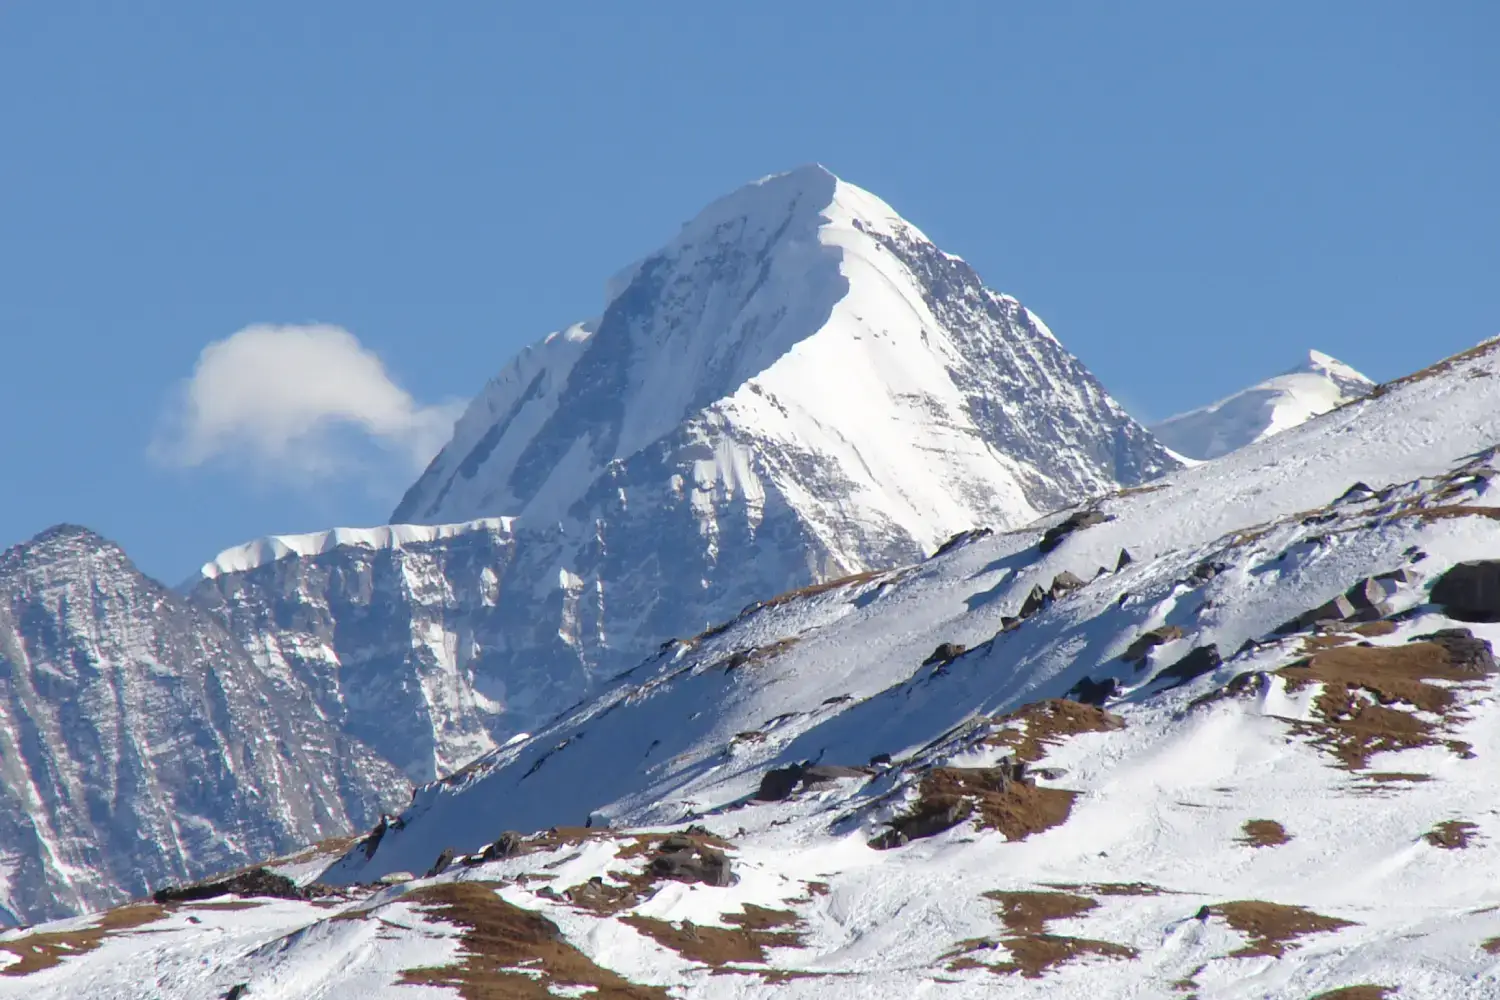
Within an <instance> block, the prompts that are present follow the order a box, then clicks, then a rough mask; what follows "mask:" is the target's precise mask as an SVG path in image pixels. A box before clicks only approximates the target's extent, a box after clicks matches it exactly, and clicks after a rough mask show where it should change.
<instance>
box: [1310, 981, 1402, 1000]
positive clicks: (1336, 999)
mask: <svg viewBox="0 0 1500 1000" xmlns="http://www.w3.org/2000/svg"><path fill="white" fill-rule="evenodd" d="M1395 991H1396V987H1394V986H1375V985H1373V984H1371V983H1363V984H1361V985H1359V986H1340V987H1339V988H1338V989H1336V990H1329V991H1328V992H1327V993H1319V994H1318V995H1317V996H1315V997H1313V998H1312V1000H1385V998H1386V997H1388V996H1390V995H1391V994H1392V993H1394V992H1395Z"/></svg>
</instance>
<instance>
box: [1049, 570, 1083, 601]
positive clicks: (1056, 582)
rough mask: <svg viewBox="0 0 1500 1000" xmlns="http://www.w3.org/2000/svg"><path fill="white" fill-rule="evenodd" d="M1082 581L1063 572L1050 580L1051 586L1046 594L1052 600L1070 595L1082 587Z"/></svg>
mask: <svg viewBox="0 0 1500 1000" xmlns="http://www.w3.org/2000/svg"><path fill="white" fill-rule="evenodd" d="M1084 582H1085V581H1084V580H1083V579H1082V578H1080V577H1079V576H1078V575H1076V574H1074V573H1069V572H1068V571H1067V570H1063V571H1062V572H1061V573H1059V574H1057V575H1056V576H1054V577H1053V578H1052V586H1051V587H1049V588H1048V589H1047V594H1048V596H1049V597H1051V598H1052V599H1053V600H1056V599H1057V598H1059V597H1061V596H1063V595H1064V594H1067V593H1071V592H1072V591H1075V590H1077V589H1078V588H1079V587H1082V586H1083V585H1084Z"/></svg>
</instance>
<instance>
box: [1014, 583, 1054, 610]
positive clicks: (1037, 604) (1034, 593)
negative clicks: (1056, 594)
mask: <svg viewBox="0 0 1500 1000" xmlns="http://www.w3.org/2000/svg"><path fill="white" fill-rule="evenodd" d="M1051 600H1052V597H1051V596H1050V595H1049V594H1048V593H1047V592H1046V591H1045V590H1043V589H1042V585H1041V584H1040V583H1039V584H1037V585H1036V586H1034V587H1032V588H1031V593H1029V594H1027V595H1026V600H1024V601H1022V602H1021V611H1020V617H1022V618H1030V617H1031V616H1032V615H1034V614H1036V613H1037V612H1038V611H1040V610H1042V609H1043V608H1045V607H1046V606H1047V605H1048V604H1049V603H1050V602H1051Z"/></svg>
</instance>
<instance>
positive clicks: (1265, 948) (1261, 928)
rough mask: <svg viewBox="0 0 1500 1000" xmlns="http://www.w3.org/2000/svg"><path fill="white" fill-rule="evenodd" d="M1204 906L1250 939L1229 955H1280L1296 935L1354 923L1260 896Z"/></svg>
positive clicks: (1294, 945) (1275, 956) (1235, 956)
mask: <svg viewBox="0 0 1500 1000" xmlns="http://www.w3.org/2000/svg"><path fill="white" fill-rule="evenodd" d="M1207 909H1208V912H1209V913H1210V914H1211V915H1213V916H1216V917H1223V918H1224V921H1225V922H1226V923H1228V924H1229V926H1230V927H1233V928H1234V929H1235V930H1237V931H1239V932H1240V933H1241V934H1243V935H1245V936H1246V937H1247V938H1249V939H1250V940H1249V942H1248V943H1246V944H1245V946H1244V947H1243V948H1240V949H1238V950H1236V951H1232V952H1230V953H1229V956H1230V957H1231V958H1257V957H1260V956H1263V955H1264V956H1270V957H1271V958H1281V957H1282V956H1283V955H1285V954H1286V951H1287V948H1288V947H1292V948H1295V947H1296V944H1295V943H1294V942H1295V941H1296V939H1297V938H1300V937H1306V936H1307V935H1309V934H1319V933H1322V932H1324V931H1336V930H1340V929H1342V928H1344V927H1353V926H1354V924H1353V923H1351V922H1350V921H1348V920H1340V919H1339V918H1338V917H1325V916H1323V915H1322V914H1320V913H1314V912H1313V911H1311V910H1308V909H1304V908H1303V907H1300V906H1285V905H1283V904H1281V903H1266V902H1262V901H1260V900H1237V901H1235V902H1232V903H1217V904H1215V905H1213V906H1210V907H1208V908H1207Z"/></svg>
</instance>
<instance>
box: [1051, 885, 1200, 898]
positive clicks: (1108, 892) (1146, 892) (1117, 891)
mask: <svg viewBox="0 0 1500 1000" xmlns="http://www.w3.org/2000/svg"><path fill="white" fill-rule="evenodd" d="M1043 884H1044V885H1046V887H1047V888H1049V889H1056V890H1058V891H1059V892H1073V893H1082V894H1083V895H1086V896H1169V895H1176V893H1174V892H1173V891H1172V890H1171V889H1163V888H1162V887H1161V886H1159V885H1152V884H1151V883H1149V882H1083V883H1067V882H1045V883H1043Z"/></svg>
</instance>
